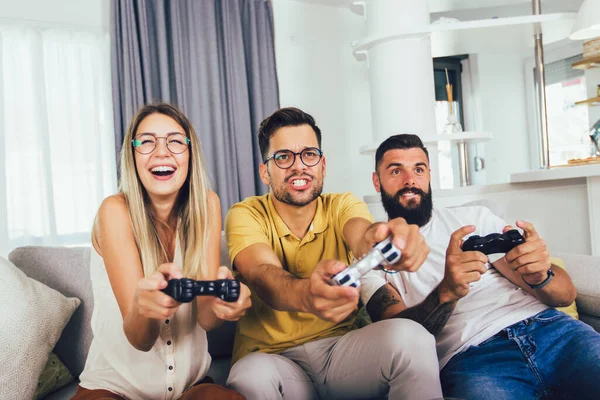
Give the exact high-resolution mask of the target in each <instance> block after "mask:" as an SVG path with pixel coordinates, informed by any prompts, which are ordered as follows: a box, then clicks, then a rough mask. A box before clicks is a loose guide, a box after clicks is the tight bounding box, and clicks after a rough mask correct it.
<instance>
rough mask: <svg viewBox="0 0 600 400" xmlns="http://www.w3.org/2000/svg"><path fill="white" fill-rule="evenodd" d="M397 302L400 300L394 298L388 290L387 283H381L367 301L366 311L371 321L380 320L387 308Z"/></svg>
mask: <svg viewBox="0 0 600 400" xmlns="http://www.w3.org/2000/svg"><path fill="white" fill-rule="evenodd" d="M399 303H400V301H399V300H398V299H396V298H395V297H394V296H393V295H392V293H391V292H390V289H389V288H388V285H383V286H382V287H380V288H379V289H378V290H377V291H376V292H375V294H374V295H373V296H372V297H371V299H370V300H369V302H368V303H367V313H369V317H371V321H373V322H376V321H380V320H381V318H382V316H383V313H384V312H385V311H386V310H387V309H388V308H390V307H391V306H393V305H394V304H399Z"/></svg>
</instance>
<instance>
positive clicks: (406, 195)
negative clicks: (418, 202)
mask: <svg viewBox="0 0 600 400" xmlns="http://www.w3.org/2000/svg"><path fill="white" fill-rule="evenodd" d="M415 196H419V193H416V192H413V191H412V190H411V191H407V192H404V193H402V197H404V198H405V199H411V198H413V197H415Z"/></svg>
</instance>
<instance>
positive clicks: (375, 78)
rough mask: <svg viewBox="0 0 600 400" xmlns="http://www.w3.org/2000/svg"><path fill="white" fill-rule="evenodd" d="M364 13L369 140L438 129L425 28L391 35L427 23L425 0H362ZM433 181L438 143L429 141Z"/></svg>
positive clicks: (431, 133) (427, 133) (426, 134)
mask: <svg viewBox="0 0 600 400" xmlns="http://www.w3.org/2000/svg"><path fill="white" fill-rule="evenodd" d="M361 4H363V5H364V15H365V18H366V24H367V38H365V40H367V41H368V40H369V39H371V38H378V40H374V41H373V42H372V44H371V45H369V46H368V49H367V50H366V53H367V60H368V68H369V84H370V89H371V117H372V125H373V142H374V143H375V145H379V144H380V143H381V142H382V141H384V140H385V139H387V138H388V137H389V136H391V135H393V134H397V133H414V134H417V135H419V136H420V137H421V138H422V139H423V140H424V141H425V139H427V138H431V137H433V136H436V135H437V132H436V125H435V88H434V81H433V60H432V57H431V38H430V34H429V33H422V34H416V35H410V36H400V37H395V38H391V36H394V35H395V34H398V33H400V32H408V31H413V30H417V29H423V28H424V27H426V26H428V25H429V20H430V17H429V10H428V7H427V1H424V0H366V1H364V2H361ZM428 150H429V153H430V159H431V172H432V183H431V185H432V187H433V188H438V187H439V172H438V162H437V157H438V156H437V143H435V144H430V145H429V146H428Z"/></svg>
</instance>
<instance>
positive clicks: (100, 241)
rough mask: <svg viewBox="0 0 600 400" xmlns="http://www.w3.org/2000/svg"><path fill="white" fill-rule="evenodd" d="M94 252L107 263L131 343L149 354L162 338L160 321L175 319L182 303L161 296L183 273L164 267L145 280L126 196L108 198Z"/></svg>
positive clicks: (100, 213)
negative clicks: (159, 335)
mask: <svg viewBox="0 0 600 400" xmlns="http://www.w3.org/2000/svg"><path fill="white" fill-rule="evenodd" d="M93 230H94V236H95V241H94V243H93V245H94V248H95V249H96V251H97V252H98V254H100V256H101V257H102V258H103V260H104V265H105V267H106V272H107V273H108V278H109V280H110V285H111V287H112V290H113V293H114V295H115V298H116V299H117V303H118V304H119V309H120V311H121V316H122V317H123V330H124V332H125V336H126V337H127V340H129V343H131V345H132V346H133V347H135V348H136V349H138V350H141V351H149V350H150V349H151V348H152V346H154V342H155V341H156V338H157V337H158V334H159V329H160V321H161V320H164V319H167V318H169V317H170V316H172V315H173V314H174V313H175V311H176V310H177V308H178V307H179V303H177V302H176V301H174V300H173V299H171V298H170V297H169V296H168V295H166V294H164V293H162V292H160V291H159V290H160V289H163V288H164V287H166V285H167V279H166V278H165V276H166V277H167V278H168V277H169V276H170V275H172V276H173V277H176V276H177V275H178V274H179V275H181V272H180V271H178V268H177V267H176V266H175V265H174V264H163V265H161V266H160V268H159V272H156V273H154V274H153V275H152V276H150V277H147V278H144V273H143V269H142V262H141V259H140V254H139V252H138V250H137V246H136V243H135V237H134V234H133V228H132V226H131V221H130V218H129V212H128V208H127V203H126V201H125V198H124V196H123V195H114V196H111V197H108V198H106V199H105V200H104V201H103V202H102V205H101V206H100V209H99V210H98V215H97V217H96V221H95V223H94V227H93Z"/></svg>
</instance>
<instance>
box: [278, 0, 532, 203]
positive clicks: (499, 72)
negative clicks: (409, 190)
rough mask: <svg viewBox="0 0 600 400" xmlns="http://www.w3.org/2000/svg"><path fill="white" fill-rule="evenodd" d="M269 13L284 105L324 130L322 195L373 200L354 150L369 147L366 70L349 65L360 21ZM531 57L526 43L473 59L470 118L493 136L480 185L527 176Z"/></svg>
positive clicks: (296, 7) (281, 7)
mask: <svg viewBox="0 0 600 400" xmlns="http://www.w3.org/2000/svg"><path fill="white" fill-rule="evenodd" d="M273 8H274V19H275V51H276V57H277V70H278V76H279V87H280V96H281V105H282V106H289V105H296V106H299V107H300V108H303V109H305V111H307V112H309V113H311V114H313V115H314V116H315V118H316V119H317V123H318V124H319V125H320V126H321V128H322V130H323V149H324V151H325V153H326V155H327V157H328V177H327V179H326V185H325V189H326V190H327V191H347V190H349V191H352V192H353V193H355V194H356V195H358V196H362V195H365V194H373V189H372V186H371V183H370V173H371V171H372V170H373V166H372V160H369V159H368V158H366V157H365V156H361V155H359V150H358V149H359V148H360V146H362V145H365V144H368V143H370V141H371V140H372V133H371V130H372V128H371V113H370V103H369V83H368V69H367V65H366V63H365V62H359V61H356V60H355V59H354V57H353V56H352V48H351V43H352V41H353V40H358V39H361V38H363V37H364V36H365V22H364V20H363V18H362V17H361V16H358V15H355V14H353V13H351V12H350V11H349V10H348V9H347V8H342V7H330V6H327V5H319V4H314V3H307V2H305V1H304V2H303V1H293V0H274V2H273ZM488 33H491V32H488ZM486 35H487V33H486ZM475 36H477V35H475ZM488 36H489V35H488ZM486 37H487V36H486ZM438 39H439V37H438ZM438 39H436V38H435V37H434V38H432V41H434V42H435V41H437V44H436V43H432V47H434V49H436V50H435V51H436V52H438V53H439V52H440V51H442V50H443V46H442V45H441V44H440V41H439V40H438ZM467 39H468V38H467ZM471 40H472V43H466V41H465V38H463V39H461V49H463V50H464V49H468V48H469V46H471V47H474V46H475V47H477V48H480V47H481V46H479V45H478V43H479V42H480V40H479V39H478V38H477V37H473V38H471ZM532 41H533V39H532ZM450 42H453V41H451V40H449V41H448V43H447V45H448V46H454V44H452V43H450ZM489 43H490V42H489V41H488V44H489ZM499 46H500V45H499ZM501 46H503V48H506V47H507V45H506V44H502V45H501ZM532 51H533V50H532V48H531V44H527V43H522V42H519V43H515V44H514V45H513V46H512V50H511V51H510V52H502V53H498V52H497V51H495V50H494V48H493V46H492V47H491V48H490V50H489V51H488V52H485V53H479V54H477V55H471V66H472V69H473V71H474V76H473V87H475V88H476V89H477V93H478V94H477V96H478V99H477V104H478V110H476V112H477V113H478V115H476V116H474V117H473V119H475V120H477V121H478V125H479V126H477V128H478V129H481V130H485V131H490V132H492V133H493V136H494V139H492V140H491V141H489V142H486V143H485V144H483V145H480V146H479V148H480V149H482V150H483V151H482V152H480V154H478V155H479V156H484V157H485V166H486V167H485V170H484V171H482V172H483V173H479V174H478V175H479V177H478V179H477V183H483V182H487V183H501V182H507V181H508V179H509V175H510V174H511V173H513V172H520V171H525V170H527V169H529V143H528V136H527V135H528V133H527V131H528V127H527V118H526V110H527V107H526V103H525V89H524V86H525V84H524V77H523V62H524V57H525V56H524V54H527V55H529V52H532ZM532 54H533V53H531V55H532ZM407 95H410V94H407ZM467 111H469V110H467ZM473 156H474V154H470V155H469V158H470V159H471V160H472V159H473ZM484 174H485V177H482V176H481V175H484Z"/></svg>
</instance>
